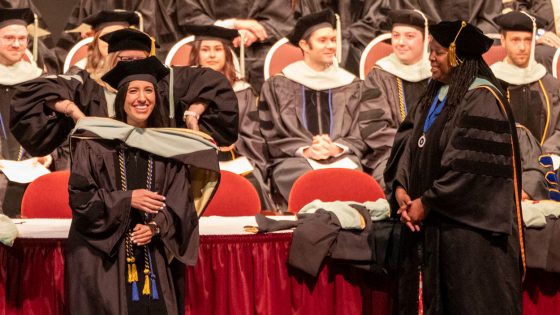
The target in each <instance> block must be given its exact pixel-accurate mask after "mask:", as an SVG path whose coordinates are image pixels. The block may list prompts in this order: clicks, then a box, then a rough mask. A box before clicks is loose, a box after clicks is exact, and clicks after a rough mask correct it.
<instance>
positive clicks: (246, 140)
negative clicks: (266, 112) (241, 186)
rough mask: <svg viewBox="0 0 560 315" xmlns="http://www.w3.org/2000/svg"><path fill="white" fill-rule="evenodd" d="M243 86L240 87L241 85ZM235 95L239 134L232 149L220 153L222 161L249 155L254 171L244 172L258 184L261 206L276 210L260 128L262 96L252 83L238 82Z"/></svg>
mask: <svg viewBox="0 0 560 315" xmlns="http://www.w3.org/2000/svg"><path fill="white" fill-rule="evenodd" d="M238 86H239V87H240V88H237V87H238ZM234 90H235V95H236V96H237V100H238V104H239V136H238V138H237V141H236V142H235V144H234V147H233V149H232V150H230V151H227V152H219V155H218V157H219V159H220V162H225V161H231V160H234V159H236V158H238V157H240V156H243V157H246V158H247V159H248V160H249V162H250V163H251V165H252V166H253V171H251V172H250V173H248V174H243V175H244V176H245V178H246V179H247V180H249V182H251V184H252V185H253V187H255V189H256V190H257V193H258V194H259V199H260V201H261V209H263V210H273V209H275V206H274V203H273V202H272V199H271V197H270V189H269V187H268V184H267V183H266V178H267V177H266V174H267V173H266V172H267V167H268V156H267V152H266V142H265V141H264V138H263V136H262V135H261V131H260V129H259V125H260V124H259V113H258V96H257V95H256V94H255V91H254V90H253V89H252V88H251V87H250V86H248V85H244V86H243V85H242V84H240V83H235V84H234Z"/></svg>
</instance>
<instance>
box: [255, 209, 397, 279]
mask: <svg viewBox="0 0 560 315" xmlns="http://www.w3.org/2000/svg"><path fill="white" fill-rule="evenodd" d="M388 209H389V207H388V204H387V202H386V200H378V201H377V202H367V203H364V204H360V203H355V202H338V201H337V202H320V201H317V200H316V201H314V202H312V203H310V204H308V205H307V206H306V207H304V208H303V209H302V210H301V211H300V213H298V215H297V218H298V219H297V220H296V221H288V220H274V219H270V218H267V217H265V216H263V215H261V214H258V215H257V216H256V221H257V224H258V228H257V231H255V232H261V233H264V232H273V231H279V230H287V229H291V228H295V230H294V234H293V237H292V243H291V245H290V252H289V256H288V264H289V265H290V266H292V267H295V268H297V269H300V270H302V271H304V272H306V273H308V274H310V275H312V276H317V274H318V273H319V271H320V269H321V265H322V263H323V261H324V259H325V258H326V257H330V258H331V259H332V261H334V262H336V263H342V264H347V265H350V266H353V267H356V268H360V269H364V270H367V271H370V272H376V273H387V272H388V270H391V269H393V268H394V266H395V264H396V260H395V259H393V258H394V256H393V255H391V253H396V247H395V248H392V246H397V244H398V242H396V240H395V238H396V237H398V234H399V232H400V223H399V222H396V224H395V222H394V221H388V219H389V211H388ZM372 220H376V221H372ZM392 240H395V241H392Z"/></svg>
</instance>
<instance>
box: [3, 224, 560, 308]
mask: <svg viewBox="0 0 560 315" xmlns="http://www.w3.org/2000/svg"><path fill="white" fill-rule="evenodd" d="M290 239H291V234H271V235H243V236H229V235H228V236H201V244H200V257H199V261H198V264H197V265H196V267H193V268H187V284H186V287H187V292H186V306H185V307H186V313H187V314H193V315H194V314H267V315H268V314H271V315H274V314H317V315H329V314H333V315H334V314H337V315H338V314H343V315H344V314H390V313H391V303H392V298H391V294H390V289H389V288H390V283H389V281H388V280H387V279H380V278H374V277H371V276H369V275H368V274H366V273H364V272H361V271H357V270H353V269H350V268H344V267H342V266H339V265H331V264H326V265H325V267H324V268H323V270H322V271H321V273H320V274H319V276H318V277H317V279H314V278H312V277H309V276H306V275H304V274H302V273H300V272H297V271H295V270H293V269H290V268H288V267H287V266H286V260H287V256H288V248H289V243H290ZM64 243H65V241H64V240H40V239H18V240H17V241H16V243H15V244H14V247H12V248H9V247H5V246H3V245H0V315H7V314H26V315H35V314H41V315H42V314H64V313H65V312H64V307H65V304H64V250H63V248H64ZM559 291H560V276H559V275H557V274H550V273H544V272H539V271H535V270H532V271H530V272H529V273H528V275H527V278H526V281H525V291H524V293H523V308H524V314H531V315H532V314H535V315H536V314H560V294H558V292H559Z"/></svg>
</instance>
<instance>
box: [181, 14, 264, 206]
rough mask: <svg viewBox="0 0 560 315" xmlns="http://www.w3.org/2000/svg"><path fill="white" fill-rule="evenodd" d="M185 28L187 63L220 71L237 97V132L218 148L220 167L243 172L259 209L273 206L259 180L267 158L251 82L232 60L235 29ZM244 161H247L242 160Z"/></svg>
mask: <svg viewBox="0 0 560 315" xmlns="http://www.w3.org/2000/svg"><path fill="white" fill-rule="evenodd" d="M185 30H186V31H187V32H188V33H190V34H193V35H195V41H194V42H193V43H192V50H191V52H190V62H189V64H190V65H194V66H202V67H206V68H210V69H213V70H215V71H218V72H220V73H221V74H223V75H224V76H225V77H226V78H227V80H228V81H229V83H230V84H231V86H232V88H233V91H234V92H235V95H236V96H237V104H238V108H239V135H238V138H237V141H236V142H235V143H234V144H232V145H231V146H227V147H220V153H219V159H220V162H222V164H221V168H222V169H226V170H229V171H232V172H234V173H237V174H240V175H244V176H245V178H247V179H248V180H249V181H250V182H251V183H252V184H253V186H254V187H255V188H256V189H257V192H258V193H259V197H260V200H261V207H262V209H269V210H272V209H274V205H273V202H272V200H271V199H270V197H269V189H268V186H267V185H266V184H265V183H264V180H263V174H265V172H266V167H267V159H266V155H265V154H266V150H265V145H266V144H265V142H264V139H263V137H262V136H261V134H260V129H259V117H258V112H257V109H258V108H257V107H258V96H257V94H256V92H255V90H254V89H253V88H252V87H251V85H250V84H248V83H247V82H245V80H244V79H243V74H240V75H238V71H237V69H236V66H235V63H234V52H233V50H232V41H233V40H234V39H235V38H237V37H239V32H238V31H237V30H232V29H227V28H223V27H219V26H213V25H187V26H185ZM240 59H241V64H244V56H243V55H241V56H240ZM242 68H244V67H242ZM184 119H185V120H186V122H187V123H188V120H190V119H192V116H191V115H190V113H188V112H186V114H185V116H184ZM247 161H248V162H249V163H245V162H247ZM224 162H226V163H224Z"/></svg>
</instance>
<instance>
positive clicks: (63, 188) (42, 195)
mask: <svg viewBox="0 0 560 315" xmlns="http://www.w3.org/2000/svg"><path fill="white" fill-rule="evenodd" d="M69 178H70V171H60V172H52V173H49V174H46V175H43V176H41V177H39V178H37V179H36V180H34V181H33V182H31V184H29V186H27V189H26V190H25V193H24V194H23V200H22V201H21V216H22V218H72V210H71V209H70V205H69V196H68V179H69Z"/></svg>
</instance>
